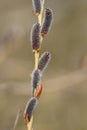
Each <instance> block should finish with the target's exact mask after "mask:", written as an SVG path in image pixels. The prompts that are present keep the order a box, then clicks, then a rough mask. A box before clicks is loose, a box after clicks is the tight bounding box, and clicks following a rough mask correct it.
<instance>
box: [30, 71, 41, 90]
mask: <svg viewBox="0 0 87 130" xmlns="http://www.w3.org/2000/svg"><path fill="white" fill-rule="evenodd" d="M40 81H41V74H40V70H39V69H38V70H34V71H33V72H32V79H31V85H32V89H33V92H34V89H36V88H37V87H38V85H39V83H40Z"/></svg>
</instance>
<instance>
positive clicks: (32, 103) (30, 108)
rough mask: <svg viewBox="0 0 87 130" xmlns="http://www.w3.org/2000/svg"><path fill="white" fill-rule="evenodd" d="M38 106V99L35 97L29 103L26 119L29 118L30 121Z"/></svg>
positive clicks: (25, 113)
mask: <svg viewBox="0 0 87 130" xmlns="http://www.w3.org/2000/svg"><path fill="white" fill-rule="evenodd" d="M36 105H37V98H35V97H33V98H31V99H30V100H29V101H28V102H27V104H26V107H25V110H24V117H25V118H27V119H28V121H30V119H31V116H32V113H33V111H34V109H35V107H36Z"/></svg>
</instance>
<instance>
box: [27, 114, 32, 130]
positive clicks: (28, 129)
mask: <svg viewBox="0 0 87 130" xmlns="http://www.w3.org/2000/svg"><path fill="white" fill-rule="evenodd" d="M32 124H33V115H32V117H31V120H30V122H28V123H27V130H32Z"/></svg>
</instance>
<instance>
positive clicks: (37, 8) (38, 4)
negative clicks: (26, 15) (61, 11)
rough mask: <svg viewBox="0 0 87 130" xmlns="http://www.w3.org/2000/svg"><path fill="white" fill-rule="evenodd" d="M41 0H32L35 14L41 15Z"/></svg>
mask: <svg viewBox="0 0 87 130" xmlns="http://www.w3.org/2000/svg"><path fill="white" fill-rule="evenodd" d="M41 3H42V2H41V0H32V4H33V10H34V14H35V15H39V14H40V12H41Z"/></svg>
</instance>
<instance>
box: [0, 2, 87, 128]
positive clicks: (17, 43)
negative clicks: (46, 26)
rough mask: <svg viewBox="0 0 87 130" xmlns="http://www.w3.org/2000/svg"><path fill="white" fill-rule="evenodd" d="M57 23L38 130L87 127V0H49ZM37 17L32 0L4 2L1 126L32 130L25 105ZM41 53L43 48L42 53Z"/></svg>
mask: <svg viewBox="0 0 87 130" xmlns="http://www.w3.org/2000/svg"><path fill="white" fill-rule="evenodd" d="M46 7H51V8H52V9H53V12H54V22H53V26H52V29H51V31H50V33H49V34H48V36H47V37H46V38H45V39H44V42H43V49H42V52H43V51H45V50H47V51H50V52H51V53H52V60H51V62H50V64H49V66H48V68H47V70H46V71H45V73H44V75H43V94H42V96H41V99H40V101H39V104H38V107H37V109H36V111H35V119H34V130H44V129H47V130H53V129H57V130H87V101H86V99H87V2H86V1H85V0H83V1H82V0H47V1H46ZM35 21H36V19H35V17H33V16H32V3H31V0H15V1H14V0H8V1H7V0H3V1H0V129H3V130H12V128H13V125H14V121H15V118H16V114H17V112H18V109H21V114H20V118H19V122H18V125H17V128H16V130H24V129H26V127H25V125H24V122H23V110H24V108H25V104H26V102H27V100H28V99H29V98H30V96H31V88H30V74H31V71H32V69H33V65H34V60H33V56H32V53H31V47H30V41H29V38H30V30H31V27H32V25H33V23H34V22H35ZM42 52H41V53H42Z"/></svg>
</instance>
